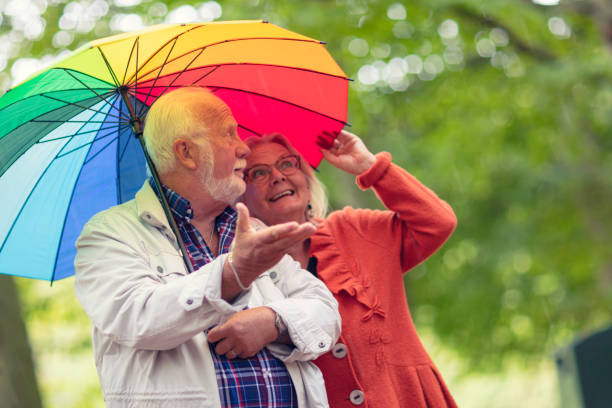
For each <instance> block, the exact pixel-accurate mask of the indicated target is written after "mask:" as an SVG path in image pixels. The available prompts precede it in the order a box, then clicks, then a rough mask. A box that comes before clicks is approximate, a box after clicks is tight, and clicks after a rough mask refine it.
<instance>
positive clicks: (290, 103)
mask: <svg viewBox="0 0 612 408" xmlns="http://www.w3.org/2000/svg"><path fill="white" fill-rule="evenodd" d="M214 88H215V90H214V91H212V92H213V93H215V91H218V90H219V89H227V90H230V91H237V92H244V93H248V94H251V95H257V96H262V97H264V98H268V99H273V100H275V101H278V102H281V103H286V104H288V105H292V106H295V107H296V108H300V109H304V110H307V111H309V112H312V113H315V114H317V115H321V116H324V117H326V118H328V119H331V120H335V121H336V122H340V123H342V124H344V125H346V124H347V122H345V121H343V120H340V119H336V118H334V117H332V116H329V115H328V114H326V113H321V112H317V111H316V110H314V109H310V108H307V107H305V106H302V105H298V104H297V103H293V102H289V101H284V100H282V99H280V98H275V97H274V96H269V95H264V94H261V93H259V92H253V91H247V90H244V89H237V88H230V87H227V86H215V87H214Z"/></svg>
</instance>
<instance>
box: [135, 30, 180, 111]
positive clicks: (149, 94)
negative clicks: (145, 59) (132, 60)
mask: <svg viewBox="0 0 612 408" xmlns="http://www.w3.org/2000/svg"><path fill="white" fill-rule="evenodd" d="M177 41H178V36H177V37H176V38H174V42H173V43H172V46H171V47H170V51H168V54H167V55H166V59H164V63H163V64H162V65H161V67H160V69H159V72H158V73H157V76H156V77H155V80H153V86H155V84H156V83H157V80H158V79H159V76H160V75H161V72H162V68H163V66H164V65H166V61H168V58H170V54H172V50H173V49H174V46H175V45H176V42H177ZM169 43H170V41H168V42H167V43H166V44H164V45H163V46H162V48H163V47H165V46H166V45H167V44H169ZM160 50H161V48H160ZM155 54H157V52H155V53H154V54H153V55H151V57H150V58H153V56H154V55H155ZM145 64H146V63H145ZM139 71H140V68H137V69H136V72H134V75H136V78H137V79H136V83H138V72H139ZM153 86H152V87H151V88H149V93H148V94H147V97H146V98H145V99H144V100H145V101H147V100H148V99H149V96H151V90H152V89H153ZM137 91H138V89H137V88H136V86H134V98H136V93H137ZM145 105H146V104H145ZM143 109H144V107H142V108H141V109H140V110H139V111H138V116H140V114H141V113H142V111H143Z"/></svg>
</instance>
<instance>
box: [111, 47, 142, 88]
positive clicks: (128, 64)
mask: <svg viewBox="0 0 612 408" xmlns="http://www.w3.org/2000/svg"><path fill="white" fill-rule="evenodd" d="M139 38H140V37H136V38H135V39H134V44H132V49H131V50H130V56H129V57H128V61H127V64H125V72H124V73H123V79H122V80H121V83H125V77H126V76H127V72H128V68H129V67H130V61H131V60H132V55H133V54H134V48H135V47H136V43H137V42H138V39H139ZM136 53H138V51H136ZM136 58H138V54H137V56H136ZM107 65H108V64H107ZM136 69H138V61H136Z"/></svg>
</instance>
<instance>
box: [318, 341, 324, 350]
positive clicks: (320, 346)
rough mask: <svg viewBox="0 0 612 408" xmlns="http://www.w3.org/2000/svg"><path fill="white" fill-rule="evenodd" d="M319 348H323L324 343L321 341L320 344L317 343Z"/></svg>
mask: <svg viewBox="0 0 612 408" xmlns="http://www.w3.org/2000/svg"><path fill="white" fill-rule="evenodd" d="M319 348H321V349H322V348H325V342H324V341H322V342H320V343H319Z"/></svg>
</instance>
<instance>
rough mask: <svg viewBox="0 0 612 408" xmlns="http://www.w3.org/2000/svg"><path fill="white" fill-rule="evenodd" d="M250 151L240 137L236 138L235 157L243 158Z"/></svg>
mask: <svg viewBox="0 0 612 408" xmlns="http://www.w3.org/2000/svg"><path fill="white" fill-rule="evenodd" d="M250 153H251V149H249V146H247V144H246V143H244V141H243V140H242V139H240V138H239V139H238V145H237V146H236V157H238V158H239V159H244V158H245V157H247V156H248V155H249V154H250Z"/></svg>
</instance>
